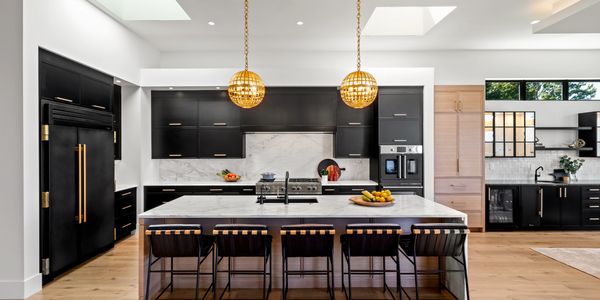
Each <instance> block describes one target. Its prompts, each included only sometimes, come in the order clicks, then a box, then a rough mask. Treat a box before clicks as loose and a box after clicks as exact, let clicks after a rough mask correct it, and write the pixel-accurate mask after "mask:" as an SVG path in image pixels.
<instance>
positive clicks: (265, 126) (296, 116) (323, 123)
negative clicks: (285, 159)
mask: <svg viewBox="0 0 600 300" xmlns="http://www.w3.org/2000/svg"><path fill="white" fill-rule="evenodd" d="M336 106H337V89H336V88H334V87H306V88H300V87H269V88H267V92H266V95H265V98H264V100H263V101H262V103H261V104H260V105H259V106H257V107H255V108H252V109H247V110H244V111H242V126H243V127H244V128H245V130H246V131H333V130H335V125H336V119H335V115H336Z"/></svg>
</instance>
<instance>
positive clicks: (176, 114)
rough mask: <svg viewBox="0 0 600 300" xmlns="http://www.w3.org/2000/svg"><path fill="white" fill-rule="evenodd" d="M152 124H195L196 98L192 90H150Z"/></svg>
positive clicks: (196, 115)
mask: <svg viewBox="0 0 600 300" xmlns="http://www.w3.org/2000/svg"><path fill="white" fill-rule="evenodd" d="M151 97H152V126H170V127H180V126H197V125H198V99H197V97H196V95H194V92H193V91H175V92H173V91H152V96H151Z"/></svg>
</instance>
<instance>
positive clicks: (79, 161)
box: [77, 144, 83, 224]
mask: <svg viewBox="0 0 600 300" xmlns="http://www.w3.org/2000/svg"><path fill="white" fill-rule="evenodd" d="M82 154H83V146H82V145H81V144H77V203H78V205H77V223H79V224H81V222H82V220H83V218H82V217H81V208H82V207H83V203H82V197H81V193H82V182H81V179H82V178H83V174H82V173H83V171H82V169H81V167H82V158H81V156H82Z"/></svg>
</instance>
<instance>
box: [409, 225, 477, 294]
mask: <svg viewBox="0 0 600 300" xmlns="http://www.w3.org/2000/svg"><path fill="white" fill-rule="evenodd" d="M468 233H469V229H468V228H467V225H465V224H451V223H445V224H414V225H412V227H411V234H410V235H406V236H402V237H400V252H401V253H402V254H403V255H404V256H405V257H406V259H407V260H408V261H409V262H410V263H411V264H412V265H413V271H414V272H413V273H401V275H404V274H411V275H414V279H415V289H416V297H417V299H419V284H418V275H432V274H437V275H438V284H439V289H440V291H441V290H442V288H445V289H447V288H446V286H445V285H443V284H442V273H445V272H460V273H464V276H465V287H466V290H467V299H470V298H469V281H468V277H467V259H466V255H465V241H466V239H467V234H468ZM417 257H437V258H438V268H437V270H417ZM442 257H451V258H453V259H454V260H456V261H457V262H458V263H459V264H460V265H462V267H463V268H462V269H459V270H442V269H441V260H442ZM457 257H461V258H462V260H461V259H458V258H457ZM411 258H412V259H411ZM402 291H403V292H404V293H405V294H406V296H407V297H408V298H409V299H410V296H409V295H408V293H407V292H406V291H405V290H404V289H402Z"/></svg>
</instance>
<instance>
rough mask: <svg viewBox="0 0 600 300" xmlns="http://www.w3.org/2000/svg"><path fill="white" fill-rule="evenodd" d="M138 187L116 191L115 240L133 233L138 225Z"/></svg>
mask: <svg viewBox="0 0 600 300" xmlns="http://www.w3.org/2000/svg"><path fill="white" fill-rule="evenodd" d="M136 194H137V188H131V189H126V190H122V191H117V192H115V225H114V231H113V238H114V240H115V241H117V240H120V239H122V238H124V237H127V236H129V235H131V233H132V232H133V231H134V230H135V229H136V227H137V225H136V224H137V195H136Z"/></svg>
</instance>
